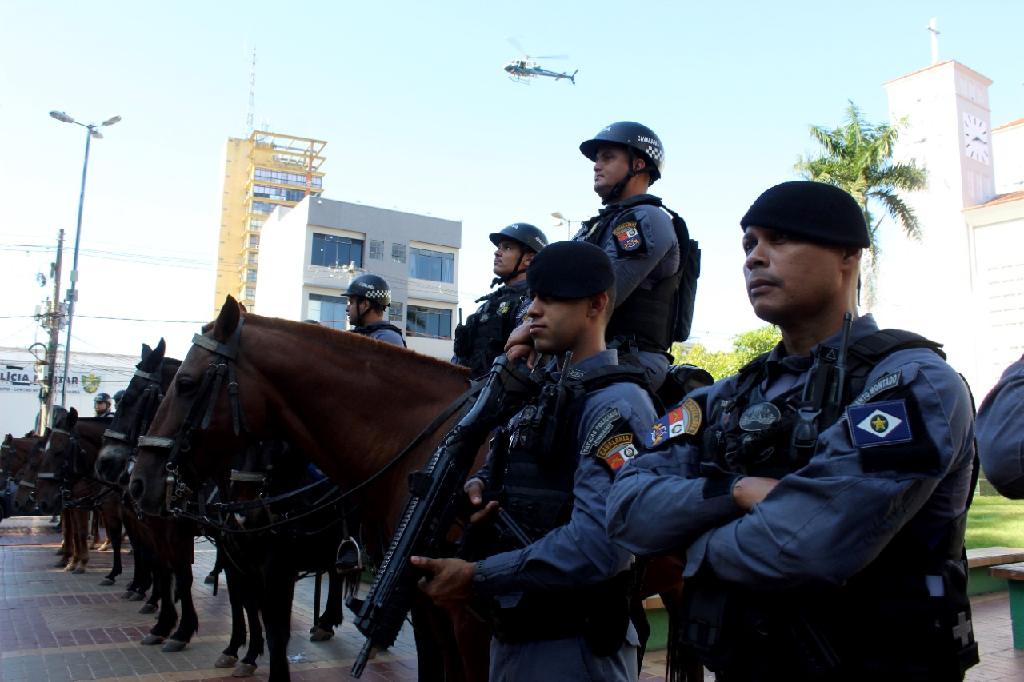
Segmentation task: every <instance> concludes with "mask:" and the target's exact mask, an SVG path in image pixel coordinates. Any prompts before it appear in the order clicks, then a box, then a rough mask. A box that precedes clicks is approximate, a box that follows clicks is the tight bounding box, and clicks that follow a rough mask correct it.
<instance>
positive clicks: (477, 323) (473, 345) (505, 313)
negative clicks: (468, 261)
mask: <svg viewBox="0 0 1024 682" xmlns="http://www.w3.org/2000/svg"><path fill="white" fill-rule="evenodd" d="M477 300H481V299H477ZM531 300H532V299H531V298H530V295H529V287H528V285H527V282H526V280H525V279H522V280H520V281H518V282H513V283H511V284H504V285H502V286H501V287H499V288H498V289H497V290H495V291H493V292H491V293H490V294H488V295H486V296H484V297H483V303H481V304H480V307H479V308H477V309H476V312H475V313H473V314H472V315H471V316H470V317H469V319H467V320H466V326H470V325H471V326H472V329H466V328H465V327H464V326H463V325H459V327H458V328H456V330H455V335H456V344H455V347H456V348H457V349H458V350H459V352H460V353H462V355H459V354H456V355H453V356H452V363H454V364H456V365H462V366H464V367H468V368H469V369H470V371H471V374H472V375H473V376H479V375H482V374H484V373H485V372H487V370H489V369H490V367H491V363H493V362H494V358H496V357H498V355H499V354H501V353H502V352H503V351H504V348H505V342H506V341H508V337H509V334H511V333H512V331H513V330H514V329H515V328H516V327H518V326H519V325H520V324H522V322H523V320H524V319H526V311H527V309H529V307H530V302H531ZM492 316H495V317H498V318H500V320H497V321H493V320H491V317H492ZM488 331H489V332H490V333H489V334H485V333H482V332H488ZM463 334H469V335H470V336H469V338H471V339H472V340H471V342H470V343H468V344H467V347H465V348H459V346H460V341H459V339H460V336H461V335H463Z"/></svg>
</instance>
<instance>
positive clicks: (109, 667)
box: [0, 517, 1024, 682]
mask: <svg viewBox="0 0 1024 682" xmlns="http://www.w3.org/2000/svg"><path fill="white" fill-rule="evenodd" d="M59 542H60V539H59V537H57V535H56V534H55V533H54V532H53V528H52V526H51V525H50V524H49V519H48V518H43V517H21V518H17V517H16V518H14V519H6V520H4V521H3V522H2V523H0V682H16V681H17V682H20V681H22V680H24V681H26V682H70V681H72V680H103V681H104V682H114V681H117V682H128V681H132V682H163V681H172V680H173V681H189V682H191V681H199V680H204V681H209V680H218V681H223V682H227V681H229V680H233V679H237V678H232V677H231V675H230V674H231V670H230V669H228V670H224V669H217V668H214V667H213V662H214V661H215V660H216V658H217V656H218V655H219V654H220V651H221V650H222V649H223V648H224V646H226V644H227V640H228V636H229V633H230V615H229V607H228V599H227V594H226V592H225V591H224V590H223V587H224V585H223V582H222V583H221V588H222V589H221V592H220V593H219V594H218V595H217V596H213V594H212V590H211V587H210V586H208V585H203V584H202V580H203V577H204V576H205V575H206V574H207V573H208V572H209V570H210V568H211V567H212V565H213V560H214V553H213V547H212V546H211V545H209V544H208V543H206V542H205V541H202V540H199V541H197V544H196V565H195V566H194V573H195V579H196V583H195V585H194V586H193V590H192V592H193V599H194V600H195V604H196V610H197V611H198V614H199V624H200V625H199V627H200V629H199V633H198V635H197V636H196V637H194V638H193V640H192V642H191V643H190V644H189V646H188V648H186V649H185V650H184V651H182V652H180V653H172V654H165V653H163V652H162V651H160V647H147V646H142V645H140V644H139V640H140V639H141V638H142V636H143V635H144V634H145V633H146V632H147V631H148V630H149V628H150V627H151V625H152V623H153V622H154V616H150V615H141V614H139V613H138V609H139V606H140V603H139V602H127V601H124V600H122V599H121V598H120V595H121V593H122V592H123V591H124V585H125V584H127V582H128V581H129V580H130V576H131V570H132V557H131V555H125V556H124V563H125V575H124V576H122V577H121V578H119V579H118V584H117V585H116V586H114V587H101V586H100V585H99V581H100V579H101V578H102V577H103V575H104V574H105V573H106V572H107V571H109V569H110V563H111V556H112V555H111V553H110V552H102V553H101V552H93V553H92V554H91V560H90V563H89V571H88V573H86V574H85V575H71V574H69V573H64V572H63V571H61V570H59V569H54V568H51V565H52V564H53V562H54V560H55V557H54V550H55V549H56V547H57V544H58V543H59ZM295 593H296V596H295V605H294V610H293V615H292V638H291V642H290V643H289V649H288V654H289V658H290V659H291V661H292V663H291V671H292V679H293V680H296V682H303V681H314V680H316V681H319V680H347V679H351V678H350V676H349V675H348V669H349V667H350V666H351V664H352V659H353V658H354V657H355V655H356V654H357V653H358V651H359V649H360V647H361V646H362V643H363V638H362V636H361V635H360V634H359V633H358V632H357V631H356V629H355V627H354V626H352V625H351V624H350V623H348V622H346V623H345V624H344V625H343V626H342V627H341V628H340V629H339V630H338V631H337V634H336V635H335V637H334V639H333V640H331V641H329V642H322V643H312V642H310V641H309V634H308V633H309V627H310V625H311V624H312V618H313V614H312V610H313V606H312V605H313V581H312V580H311V579H310V580H302V581H300V582H299V583H298V584H297V585H296V591H295ZM325 594H326V585H325ZM973 604H974V622H975V629H976V634H977V638H978V641H979V643H980V645H981V650H982V663H981V665H979V666H976V667H975V668H973V669H972V670H971V671H970V673H969V674H968V676H967V679H968V680H971V681H972V682H982V681H985V682H994V681H997V680H1006V681H1010V680H1014V681H1016V682H1019V681H1020V680H1024V652H1021V651H1015V650H1014V649H1013V647H1012V641H1011V634H1010V614H1009V604H1008V599H1007V596H1006V593H999V594H994V595H987V596H983V597H980V598H976V599H974V600H973ZM243 651H244V648H243ZM259 663H260V667H259V668H258V669H257V673H256V678H257V679H266V675H267V669H266V662H265V658H264V659H260V661H259ZM663 674H664V654H663V652H652V653H651V654H650V655H649V656H648V657H647V659H646V661H645V666H644V671H643V674H642V675H641V679H644V680H656V679H662V677H663ZM362 679H363V680H367V681H369V682H383V681H385V680H390V681H393V682H399V681H411V680H415V679H416V654H415V649H414V647H413V643H412V634H411V632H409V631H408V627H406V628H405V629H403V631H402V633H401V634H400V635H399V638H398V642H396V644H395V646H394V647H393V648H392V649H391V650H390V651H389V652H388V653H386V654H382V655H381V656H379V657H378V658H377V659H376V660H374V661H371V662H370V664H369V665H368V666H367V669H366V672H365V673H364V675H363V677H362ZM706 679H708V680H711V679H712V677H711V676H710V675H708V676H707V677H706Z"/></svg>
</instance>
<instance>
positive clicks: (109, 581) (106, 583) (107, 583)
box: [100, 578, 114, 587]
mask: <svg viewBox="0 0 1024 682" xmlns="http://www.w3.org/2000/svg"><path fill="white" fill-rule="evenodd" d="M113 584H114V579H113V578H104V579H103V580H101V581H100V585H103V586H104V587H110V586H111V585H113Z"/></svg>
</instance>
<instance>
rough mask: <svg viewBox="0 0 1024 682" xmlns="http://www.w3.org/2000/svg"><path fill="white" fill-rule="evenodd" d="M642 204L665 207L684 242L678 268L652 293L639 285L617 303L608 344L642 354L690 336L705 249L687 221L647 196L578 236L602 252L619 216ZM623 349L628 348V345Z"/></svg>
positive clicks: (590, 224)
mask: <svg viewBox="0 0 1024 682" xmlns="http://www.w3.org/2000/svg"><path fill="white" fill-rule="evenodd" d="M643 205H647V206H656V207H658V208H661V209H664V210H665V211H666V212H667V213H668V214H669V215H670V216H671V217H672V227H673V229H674V230H675V233H676V240H677V241H678V242H679V269H678V270H677V271H676V272H675V273H674V274H672V275H670V276H668V277H666V278H665V279H663V280H661V281H659V282H658V283H657V284H655V285H654V287H652V288H651V289H644V288H642V287H637V288H636V289H634V290H633V293H631V294H630V295H629V297H628V298H626V300H625V301H622V302H621V303H618V304H617V305H616V308H615V312H614V313H612V319H611V320H610V321H609V323H608V330H607V332H606V334H605V336H606V338H607V339H608V340H609V341H613V340H616V339H617V340H619V341H631V342H633V343H635V344H636V347H637V348H638V349H639V350H642V351H649V352H654V353H657V352H665V350H666V349H668V347H669V346H671V345H672V343H673V342H674V341H680V342H682V341H685V340H686V339H687V338H689V336H690V326H691V323H692V321H693V306H694V301H695V300H696V297H697V278H698V277H699V276H700V248H699V246H698V244H697V242H696V241H694V240H692V239H690V233H689V230H688V228H687V227H686V221H685V220H683V218H682V217H681V216H680V215H679V214H678V213H676V212H675V211H673V210H672V209H670V208H668V207H667V206H665V205H664V204H663V203H662V201H661V199H660V198H658V197H656V196H653V195H650V194H643V195H638V196H636V197H631V198H630V199H629V200H627V202H626V203H625V205H621V206H617V207H616V208H614V209H612V210H609V211H607V212H602V213H601V214H600V215H598V216H597V217H595V218H591V219H590V220H588V221H586V222H585V223H584V226H583V230H582V231H581V233H580V234H581V237H579V238H581V239H582V240H583V241H588V242H590V243H592V244H595V245H596V246H600V247H602V248H603V246H604V244H603V241H604V240H605V239H606V238H607V234H606V233H607V231H608V230H609V229H611V228H612V227H614V226H615V224H616V222H617V220H618V219H619V217H620V216H621V215H622V214H623V213H625V212H626V211H628V210H629V209H631V208H632V207H634V206H643ZM620 347H621V348H623V349H624V348H626V347H628V344H622V345H621V346H620ZM623 352H624V351H623Z"/></svg>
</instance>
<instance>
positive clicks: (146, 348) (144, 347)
mask: <svg viewBox="0 0 1024 682" xmlns="http://www.w3.org/2000/svg"><path fill="white" fill-rule="evenodd" d="M152 352H153V349H152V348H150V347H149V344H148V343H144V344H142V358H143V359H145V358H146V356H147V355H149V354H150V353H152Z"/></svg>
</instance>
